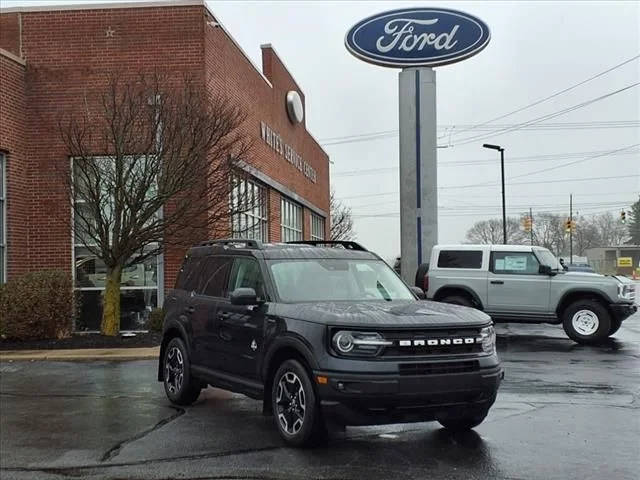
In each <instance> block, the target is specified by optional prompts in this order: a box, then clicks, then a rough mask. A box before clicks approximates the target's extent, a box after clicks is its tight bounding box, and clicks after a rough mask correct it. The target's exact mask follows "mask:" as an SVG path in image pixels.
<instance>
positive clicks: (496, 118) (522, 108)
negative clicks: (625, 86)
mask: <svg viewBox="0 0 640 480" xmlns="http://www.w3.org/2000/svg"><path fill="white" fill-rule="evenodd" d="M638 58H640V54H638V55H635V56H634V57H631V58H629V59H628V60H625V61H624V62H622V63H619V64H617V65H614V66H613V67H611V68H608V69H606V70H604V71H602V72H600V73H597V74H595V75H593V76H592V77H589V78H587V79H586V80H583V81H581V82H578V83H576V84H574V85H571V86H570V87H567V88H564V89H562V90H560V91H559V92H556V93H554V94H551V95H549V96H548V97H545V98H542V99H540V100H537V101H535V102H533V103H530V104H529V105H525V106H524V107H521V108H518V109H516V110H513V111H512V112H509V113H505V114H504V115H500V116H498V117H495V118H492V119H491V120H487V121H486V122H482V123H480V124H479V125H478V126H484V125H487V124H489V123H493V122H495V121H497V120H502V119H503V118H507V117H510V116H511V115H515V114H516V113H519V112H522V111H524V110H527V109H529V108H531V107H535V106H536V105H540V104H541V103H544V102H546V101H547V100H551V99H552V98H555V97H557V96H559V95H562V94H564V93H567V92H569V91H571V90H573V89H575V88H577V87H579V86H581V85H584V84H585V83H588V82H590V81H592V80H595V79H596V78H599V77H601V76H603V75H606V74H607V73H609V72H612V71H613V70H616V69H618V68H620V67H622V66H624V65H626V64H627V63H631V62H633V61H634V60H637V59H638ZM468 130H472V129H468ZM468 130H461V131H459V132H457V133H455V134H454V135H459V134H460V133H463V132H464V131H468Z"/></svg>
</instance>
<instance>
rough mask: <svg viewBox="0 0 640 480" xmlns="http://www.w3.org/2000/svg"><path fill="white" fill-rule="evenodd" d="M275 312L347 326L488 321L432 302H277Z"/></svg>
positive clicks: (458, 324)
mask: <svg viewBox="0 0 640 480" xmlns="http://www.w3.org/2000/svg"><path fill="white" fill-rule="evenodd" d="M274 313H275V314H276V315H279V316H282V317H287V318H292V319H298V320H304V321H308V322H314V323H322V324H326V325H336V326H349V327H351V326H362V327H387V328H397V327H418V328H420V327H423V328H424V327H426V328H433V327H476V326H482V325H486V324H487V323H489V322H490V321H491V317H489V315H487V314H485V313H483V312H481V311H479V310H476V309H474V308H469V307H462V306H459V305H450V304H447V303H438V302H431V301H394V302H385V301H380V302H361V303H353V302H314V303H295V304H286V303H280V304H277V306H276V308H275V309H274Z"/></svg>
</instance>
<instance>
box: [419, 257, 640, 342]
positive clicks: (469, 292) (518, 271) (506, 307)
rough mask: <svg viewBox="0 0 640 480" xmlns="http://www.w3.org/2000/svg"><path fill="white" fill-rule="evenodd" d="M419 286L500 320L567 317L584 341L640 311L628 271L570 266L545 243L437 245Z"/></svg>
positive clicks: (565, 322)
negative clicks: (571, 268) (617, 273)
mask: <svg viewBox="0 0 640 480" xmlns="http://www.w3.org/2000/svg"><path fill="white" fill-rule="evenodd" d="M416 286H419V287H420V288H422V289H423V290H424V291H425V293H426V294H427V297H428V298H429V299H432V300H436V301H441V302H445V303H453V304H457V305H466V306H471V307H475V308H477V309H479V310H482V311H484V312H485V313H487V314H489V315H490V316H491V317H492V318H493V320H494V321H497V322H500V321H502V322H523V323H552V324H562V326H563V327H564V330H565V332H566V333H567V335H568V336H569V337H570V338H571V339H573V340H574V341H576V342H578V343H583V344H594V343H598V342H600V341H602V340H603V339H605V338H607V337H609V336H610V335H613V334H614V333H615V332H616V331H617V330H618V329H619V328H620V325H621V324H622V321H623V320H624V319H626V318H627V317H629V316H631V315H633V314H634V313H635V312H636V311H637V306H636V305H635V304H634V301H635V285H634V284H633V283H632V282H631V281H630V280H628V279H626V278H625V277H618V276H608V275H607V276H605V275H599V274H595V273H585V272H565V271H564V269H563V268H562V266H561V265H560V263H559V262H558V260H557V259H556V257H555V256H554V255H553V254H552V253H551V252H550V251H549V250H547V249H546V248H542V247H531V246H524V245H446V246H445V245H438V246H436V247H434V248H433V251H432V253H431V259H430V263H429V264H423V265H421V266H420V267H419V268H418V272H417V274H416Z"/></svg>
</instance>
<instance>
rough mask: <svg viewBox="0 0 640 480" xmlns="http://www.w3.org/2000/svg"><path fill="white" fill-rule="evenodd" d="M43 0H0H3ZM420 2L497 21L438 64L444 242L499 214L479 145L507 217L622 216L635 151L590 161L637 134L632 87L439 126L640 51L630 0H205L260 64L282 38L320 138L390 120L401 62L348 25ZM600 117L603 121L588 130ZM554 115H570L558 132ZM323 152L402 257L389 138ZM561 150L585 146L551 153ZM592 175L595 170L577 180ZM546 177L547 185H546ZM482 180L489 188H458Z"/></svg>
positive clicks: (386, 250)
mask: <svg viewBox="0 0 640 480" xmlns="http://www.w3.org/2000/svg"><path fill="white" fill-rule="evenodd" d="M44 3H47V2H43V1H41V0H34V1H27V0H2V5H3V6H5V7H9V6H17V5H36V4H44ZM49 3H52V2H49ZM55 3H77V2H69V1H68V2H62V1H58V2H55ZM85 3H86V2H85ZM416 5H428V6H438V7H450V8H455V9H458V10H462V11H466V12H468V13H471V14H473V15H475V16H477V17H479V18H481V19H482V20H484V21H485V23H487V24H488V25H489V28H490V29H491V42H490V43H489V45H488V47H487V48H486V49H485V50H484V51H482V52H481V53H480V54H478V55H476V56H474V57H472V58H471V59H468V60H465V61H463V62H460V63H457V64H453V65H449V66H444V67H440V68H437V69H436V70H437V89H438V93H437V102H438V125H440V126H441V127H440V128H439V134H441V135H442V136H443V138H442V139H441V140H440V142H441V144H442V145H450V146H449V148H443V149H439V150H438V163H439V172H438V184H439V192H438V197H439V207H440V209H439V222H440V223H439V242H440V243H454V242H460V241H462V240H464V236H465V232H466V230H467V229H468V228H469V227H470V226H471V225H472V224H473V222H475V221H477V220H481V219H487V218H491V217H498V216H500V215H501V206H500V187H499V185H498V184H496V182H499V179H500V169H499V160H498V156H497V152H494V151H489V150H485V149H483V148H481V145H482V143H484V142H485V141H489V142H490V143H499V144H501V145H502V146H504V147H505V149H506V151H505V153H506V157H505V158H506V162H507V163H506V177H507V188H506V191H507V208H508V213H510V214H514V215H517V214H519V213H520V212H523V211H525V210H528V208H529V206H531V207H532V208H533V211H534V217H535V214H536V212H540V211H552V212H555V213H563V214H565V213H568V203H569V193H570V192H572V193H573V194H574V206H575V207H574V208H575V210H576V211H578V212H579V213H580V214H585V215H587V214H594V213H597V212H602V211H606V210H610V211H613V212H615V213H616V215H618V213H619V211H620V209H621V208H623V207H625V206H627V207H628V205H629V204H630V203H632V202H633V201H634V200H635V199H637V198H638V193H639V192H640V153H639V152H640V148H638V147H636V148H633V149H629V150H626V151H623V152H618V153H617V154H616V155H610V156H600V157H597V158H593V159H589V157H591V156H594V155H595V154H596V153H598V152H607V151H611V150H616V149H621V148H624V147H628V146H631V145H634V144H638V143H640V128H638V126H637V125H638V122H639V121H640V86H636V87H633V88H631V89H629V90H626V91H624V92H621V93H618V94H616V95H613V96H611V97H609V98H606V99H603V100H601V101H598V102H595V103H593V104H591V105H588V106H586V107H584V108H580V109H577V110H575V111H572V112H570V113H567V114H564V115H561V116H558V117H555V118H553V119H549V120H547V121H545V122H542V123H539V124H536V126H537V127H538V128H539V127H540V126H542V125H545V124H546V125H550V124H551V127H552V128H551V129H547V130H527V129H520V130H516V131H514V132H511V133H504V134H501V135H498V136H493V137H490V138H489V137H488V138H486V139H485V138H478V139H477V140H475V141H472V142H469V143H467V144H465V145H456V143H457V142H459V141H462V140H463V139H466V138H469V137H471V136H475V135H479V134H480V133H486V134H487V135H489V133H490V132H486V131H484V130H482V131H479V130H474V131H467V132H461V133H458V134H454V135H449V134H450V133H451V132H452V130H451V129H450V128H446V126H451V125H455V126H457V127H456V128H455V129H453V132H454V133H455V132H456V131H457V130H462V129H464V128H465V127H460V126H461V125H462V126H464V125H475V124H480V123H483V122H485V121H487V120H490V119H492V118H495V117H498V116H500V115H502V114H506V113H509V112H512V111H514V110H516V109H518V108H520V107H523V106H526V105H528V104H531V103H533V102H535V101H537V100H539V99H542V98H545V97H547V96H549V95H552V94H554V93H556V92H558V91H560V90H563V89H564V88H566V87H570V86H572V85H574V84H576V83H578V82H581V81H583V80H585V79H587V78H589V77H591V76H594V75H596V74H598V73H600V72H603V71H604V70H607V69H609V68H611V67H613V66H615V65H618V64H620V63H622V62H624V61H625V60H628V59H630V58H632V57H634V56H636V55H638V54H640V34H639V29H640V27H639V25H640V7H639V5H640V3H638V2H634V1H628V2H612V1H607V2H575V1H570V2H569V1H567V2H544V3H543V2H444V1H433V2H428V3H424V4H423V3H422V2H418V1H414V2H353V3H350V2H320V1H316V2H292V1H288V2H280V3H277V2H266V1H265V2H217V1H216V2H213V1H211V2H209V6H210V8H211V10H212V12H213V13H214V15H216V16H217V17H218V19H219V20H220V21H221V22H222V23H223V24H224V25H225V27H226V28H227V29H228V30H229V31H230V33H231V34H232V35H233V36H234V38H235V39H236V41H237V42H238V43H239V44H240V45H241V46H242V47H243V49H244V50H245V51H246V52H247V53H248V54H249V56H250V57H251V58H252V59H253V61H254V63H256V64H257V65H260V64H261V57H260V44H262V43H271V44H272V45H273V46H274V47H275V48H276V50H277V51H278V53H279V55H280V56H281V57H282V59H283V60H284V62H285V63H286V65H287V67H288V68H289V70H290V71H291V72H292V74H293V76H294V77H295V78H296V80H297V81H298V83H299V85H300V86H301V88H302V89H303V91H304V93H305V94H306V99H307V111H306V116H307V127H308V129H309V131H310V132H311V133H312V134H313V135H314V136H315V138H316V139H318V140H319V141H320V142H321V143H327V141H326V140H327V139H330V138H333V137H345V136H358V135H363V134H370V133H373V132H384V131H393V130H397V128H398V70H395V69H391V68H383V67H377V66H373V65H370V64H367V63H364V62H362V61H360V60H358V59H356V58H355V57H353V56H352V55H350V54H349V53H348V52H347V51H346V49H345V47H344V44H343V41H344V35H345V33H346V31H347V30H348V29H349V27H351V26H352V25H353V24H354V23H356V22H357V21H359V20H361V19H362V18H364V17H366V16H369V15H372V14H374V13H377V12H381V11H384V10H389V9H393V8H400V7H403V6H416ZM639 81H640V61H638V59H636V60H634V61H632V62H630V63H627V64H626V65H624V66H622V67H620V68H617V69H615V70H613V71H612V72H610V73H608V74H606V75H603V76H601V77H599V78H597V79H595V80H593V81H591V82H588V83H586V84H585V85H583V86H580V87H578V88H576V89H573V90H571V91H570V92H567V93H565V94H562V95H558V96H557V97H555V98H553V99H552V100H550V101H547V102H543V103H541V104H540V105H537V106H535V107H533V108H529V109H526V110H524V111H522V112H519V113H517V114H515V115H512V116H509V117H506V118H504V119H502V120H499V121H497V122H495V124H498V125H504V124H510V125H513V124H520V123H523V122H527V121H529V120H532V119H535V118H538V117H541V116H543V115H547V114H551V113H554V112H558V111H560V110H563V109H565V108H567V107H571V106H573V105H576V104H579V103H582V102H585V101H588V100H591V99H594V98H597V97H600V96H602V95H605V94H608V93H611V92H613V91H615V90H618V89H621V88H623V87H626V86H629V85H632V84H634V83H637V82H639ZM620 121H625V122H634V125H635V126H633V127H632V128H629V127H627V128H610V127H612V126H617V125H620V124H611V123H610V122H620ZM594 122H599V123H600V125H599V127H600V128H586V127H587V126H588V127H592V126H593V125H585V124H593V123H594ZM602 122H605V123H604V124H603V123H602ZM558 123H570V124H572V125H570V127H571V128H569V129H567V128H566V126H565V127H564V128H563V129H559V128H558V125H557V124H558ZM576 123H578V124H579V125H575V124H576ZM492 125H493V124H489V126H492ZM603 126H606V127H609V128H602V127H603ZM467 128H468V127H467ZM485 128H486V127H485ZM545 128H548V127H545ZM353 139H354V138H351V139H349V140H353ZM355 139H357V140H362V138H357V137H356V138H355ZM325 149H326V151H327V152H328V154H329V155H330V157H331V160H332V162H333V165H332V166H331V172H332V178H331V182H332V186H333V188H334V189H335V191H336V195H337V196H338V197H339V198H342V199H343V200H344V202H345V203H346V204H347V205H350V206H351V207H352V208H353V213H354V217H355V224H356V229H357V236H358V240H359V241H361V242H362V243H363V244H365V245H366V246H367V247H368V248H370V249H372V250H374V251H377V252H378V253H379V254H381V255H382V256H383V257H384V258H391V257H393V256H395V255H397V254H399V250H400V247H399V245H400V238H399V237H400V233H399V218H398V213H399V203H398V194H397V193H396V192H397V191H398V188H399V187H398V171H397V166H398V137H397V135H388V136H383V137H382V138H379V139H375V140H367V141H356V142H353V141H351V142H350V143H341V144H334V145H325ZM585 152H592V153H591V154H585ZM568 153H569V154H576V153H579V154H581V155H573V156H559V155H560V154H568ZM545 155H546V156H547V157H546V158H544V157H543V158H539V157H540V156H545ZM554 155H555V156H554ZM522 157H525V158H522ZM531 157H538V158H531ZM576 161H578V162H577V163H575V164H574V165H570V166H566V167H562V168H555V169H552V170H551V171H548V172H540V173H535V172H536V171H538V170H542V169H549V168H552V167H556V166H558V165H562V164H564V163H568V162H576ZM376 169H377V170H376ZM354 171H357V172H358V173H354ZM530 172H531V173H530ZM529 173H530V174H529ZM514 177H517V178H514ZM593 177H597V178H598V179H597V180H587V181H585V180H582V179H586V178H593ZM601 177H605V178H601ZM606 177H620V178H606ZM510 179H511V180H510ZM547 180H549V181H552V182H553V183H547V184H545V183H544V182H545V181H547ZM556 180H564V181H562V182H557V181H556ZM522 182H529V183H525V184H522ZM530 182H536V183H530ZM479 183H493V185H487V186H482V187H474V188H455V187H459V186H461V185H475V184H479ZM510 183H514V184H513V185H510Z"/></svg>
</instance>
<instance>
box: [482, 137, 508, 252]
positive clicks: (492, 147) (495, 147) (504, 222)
mask: <svg viewBox="0 0 640 480" xmlns="http://www.w3.org/2000/svg"><path fill="white" fill-rule="evenodd" d="M482 146H483V147H484V148H488V149H490V150H498V151H499V152H500V172H501V175H502V243H503V244H505V245H506V244H507V207H506V202H505V199H504V148H502V147H501V146H500V145H491V144H489V143H485V144H484V145H482Z"/></svg>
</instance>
